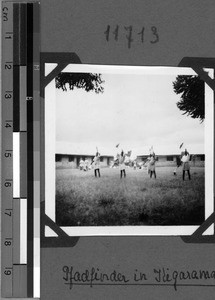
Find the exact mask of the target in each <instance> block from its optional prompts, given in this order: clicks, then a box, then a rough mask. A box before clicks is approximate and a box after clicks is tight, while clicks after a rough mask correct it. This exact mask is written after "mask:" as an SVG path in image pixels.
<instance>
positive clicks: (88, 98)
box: [56, 72, 204, 155]
mask: <svg viewBox="0 0 215 300" xmlns="http://www.w3.org/2000/svg"><path fill="white" fill-rule="evenodd" d="M101 73H102V72H101ZM175 78H176V75H167V74H166V75H158V74H156V72H155V73H154V74H147V75H146V74H134V73H132V74H129V73H124V74H117V73H114V72H113V73H112V74H111V73H102V79H103V80H104V81H105V82H104V83H103V86H104V93H103V94H96V93H95V92H86V91H84V90H82V89H74V90H73V91H70V90H68V91H66V92H64V91H62V90H59V89H56V112H57V113H56V142H57V143H56V145H57V147H56V151H57V152H58V153H59V152H62V151H63V149H67V148H69V147H71V148H73V149H78V150H77V151H83V152H86V149H88V150H89V152H91V151H94V149H96V147H98V148H99V149H102V150H101V151H100V152H103V153H105V154H110V153H111V151H114V148H115V146H116V144H118V143H120V146H119V148H120V149H124V150H125V151H128V150H132V151H133V153H136V154H137V155H140V154H141V153H142V154H148V149H149V148H150V147H151V146H153V148H154V151H155V153H157V154H165V153H166V154H171V153H172V154H177V153H178V152H179V145H180V144H181V143H182V142H183V143H184V147H185V148H187V149H188V151H190V153H204V122H203V123H200V120H199V119H193V118H191V117H190V116H187V115H183V114H182V113H183V112H182V111H180V110H179V109H178V107H177V106H176V103H177V101H178V100H179V99H180V95H176V94H175V93H174V91H173V84H172V82H173V81H174V80H175ZM71 151H72V150H71ZM145 152H147V153H145ZM71 154H72V153H71Z"/></svg>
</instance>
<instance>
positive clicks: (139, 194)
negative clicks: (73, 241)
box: [56, 167, 205, 226]
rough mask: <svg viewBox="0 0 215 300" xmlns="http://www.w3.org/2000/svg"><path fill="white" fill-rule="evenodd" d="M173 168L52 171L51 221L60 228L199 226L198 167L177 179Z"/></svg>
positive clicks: (201, 193)
mask: <svg viewBox="0 0 215 300" xmlns="http://www.w3.org/2000/svg"><path fill="white" fill-rule="evenodd" d="M173 169H174V168H173V167H157V169H156V173H157V178H156V179H154V178H149V175H148V174H147V172H146V170H133V169H126V174H127V176H126V178H122V179H120V177H119V172H120V171H119V169H110V168H104V169H101V171H100V172H101V178H95V177H94V171H93V170H91V171H88V172H83V171H79V170H76V169H57V170H56V221H57V224H58V225H60V226H108V225H111V226H116V225H199V224H201V223H202V222H203V221H204V200H205V195H204V194H205V192H204V168H203V167H192V169H191V176H192V180H190V181H189V180H188V178H186V180H185V181H183V180H182V176H181V172H182V170H181V169H180V170H178V174H177V175H176V176H174V175H173Z"/></svg>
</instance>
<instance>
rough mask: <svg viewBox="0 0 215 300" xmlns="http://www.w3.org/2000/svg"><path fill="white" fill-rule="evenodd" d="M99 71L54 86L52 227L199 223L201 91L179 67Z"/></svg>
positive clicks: (70, 75)
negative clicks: (53, 208) (53, 199)
mask: <svg viewBox="0 0 215 300" xmlns="http://www.w3.org/2000/svg"><path fill="white" fill-rule="evenodd" d="M107 69H108V71H106V69H104V70H103V69H102V68H98V71H96V72H89V71H88V72H84V71H83V70H81V71H80V72H67V71H64V72H62V73H60V74H59V75H58V76H57V77H56V78H55V83H54V89H55V101H56V102H55V105H56V107H55V139H56V140H55V218H56V223H57V224H58V225H59V226H72V227H78V226H79V227H82V226H85V227H86V226H136V227H137V226H155V225H157V226H172V225H181V226H182V225H200V224H202V222H203V221H204V220H205V159H206V147H205V83H204V82H203V81H202V80H201V79H200V77H199V76H198V75H197V74H195V73H194V72H190V73H189V72H184V73H181V71H180V70H179V68H178V70H177V69H176V68H175V69H176V70H174V71H173V70H172V69H171V68H164V70H163V69H162V68H151V69H152V70H151V69H150V68H148V69H147V68H146V70H145V69H144V71H141V68H140V69H138V68H136V69H132V71H129V68H128V69H126V68H125V67H124V68H123V67H122V70H120V71H116V72H115V71H114V69H113V70H111V68H107ZM169 69H170V70H169ZM183 74H184V75H183ZM50 134H51V132H50ZM211 163H212V162H211Z"/></svg>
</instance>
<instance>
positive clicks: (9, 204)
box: [1, 2, 13, 297]
mask: <svg viewBox="0 0 215 300" xmlns="http://www.w3.org/2000/svg"><path fill="white" fill-rule="evenodd" d="M2 78H3V81H2V174H1V178H2V204H1V205H2V249H1V250H2V251H1V255H2V266H1V267H2V279H1V280H2V296H3V297H12V296H13V4H12V3H9V2H7V3H6V2H5V3H3V4H2ZM7 150H10V151H7Z"/></svg>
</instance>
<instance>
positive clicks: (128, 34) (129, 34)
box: [104, 25, 159, 49]
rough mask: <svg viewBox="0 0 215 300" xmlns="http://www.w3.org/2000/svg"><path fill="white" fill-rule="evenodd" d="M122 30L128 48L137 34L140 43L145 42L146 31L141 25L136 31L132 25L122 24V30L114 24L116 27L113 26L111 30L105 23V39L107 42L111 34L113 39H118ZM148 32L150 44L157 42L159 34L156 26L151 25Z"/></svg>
mask: <svg viewBox="0 0 215 300" xmlns="http://www.w3.org/2000/svg"><path fill="white" fill-rule="evenodd" d="M123 31H124V33H125V35H124V36H125V38H126V39H127V45H128V48H129V49H130V48H131V45H132V43H133V42H134V40H135V36H139V38H138V39H139V40H140V42H141V43H144V42H145V32H146V29H145V27H142V28H141V31H138V32H137V31H135V30H134V29H133V26H124V27H123V30H122V29H121V28H120V26H119V25H116V27H115V28H114V30H113V31H112V30H111V26H110V25H107V28H106V30H105V32H104V34H105V39H106V41H107V42H109V41H110V40H111V36H113V39H114V40H115V41H118V39H119V35H120V34H122V32H123ZM150 33H151V37H150V43H151V44H156V43H158V42H159V34H158V29H157V27H156V26H151V28H150Z"/></svg>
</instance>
